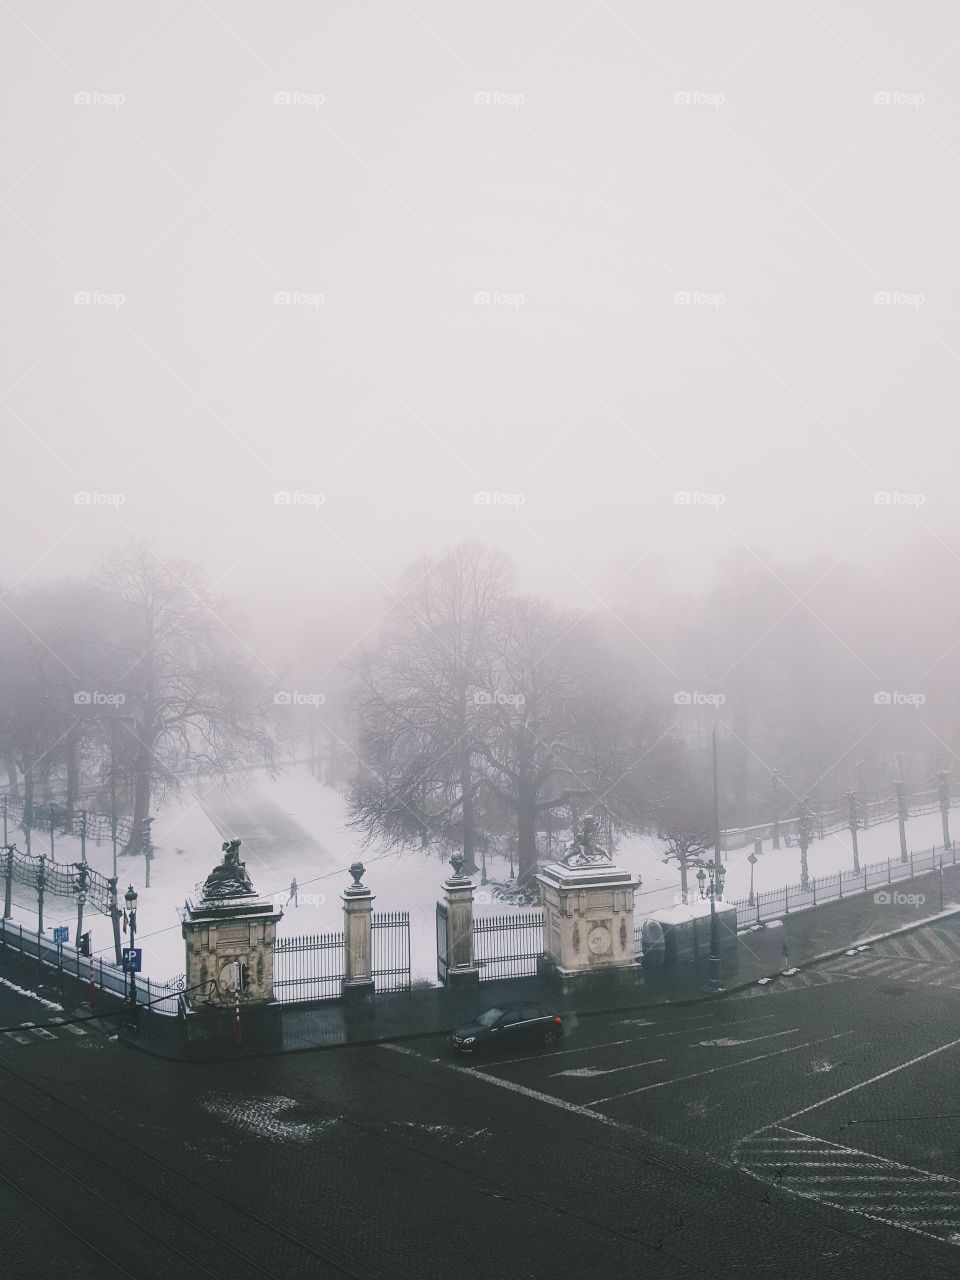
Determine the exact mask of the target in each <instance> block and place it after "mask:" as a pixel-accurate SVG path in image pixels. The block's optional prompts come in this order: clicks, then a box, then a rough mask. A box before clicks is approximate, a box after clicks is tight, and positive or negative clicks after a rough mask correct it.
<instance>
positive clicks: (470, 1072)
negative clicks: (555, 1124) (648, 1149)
mask: <svg viewBox="0 0 960 1280" xmlns="http://www.w3.org/2000/svg"><path fill="white" fill-rule="evenodd" d="M380 1047H381V1049H390V1050H392V1052H394V1053H403V1054H407V1055H408V1056H410V1057H412V1058H419V1059H420V1061H421V1062H434V1063H437V1064H438V1065H439V1066H442V1067H446V1068H447V1070H448V1071H458V1072H459V1073H460V1074H461V1075H464V1076H473V1078H474V1079H475V1080H483V1081H484V1082H485V1083H486V1084H493V1085H497V1086H498V1087H499V1088H501V1089H508V1090H509V1091H510V1092H511V1093H519V1094H522V1095H523V1096H524V1097H525V1098H534V1099H535V1100H536V1101H537V1102H546V1103H547V1105H548V1106H551V1107H559V1108H560V1110H561V1111H571V1112H573V1114H574V1115H578V1116H585V1117H586V1118H587V1119H588V1120H598V1121H599V1122H600V1123H601V1124H605V1125H609V1126H610V1128H612V1129H623V1128H627V1127H631V1128H632V1126H626V1125H621V1124H619V1123H618V1121H616V1120H611V1118H610V1117H609V1116H605V1115H601V1114H600V1112H598V1111H590V1110H589V1109H588V1108H587V1107H578V1106H577V1104H576V1103H575V1102H564V1101H563V1099H562V1098H555V1097H554V1096H553V1095H552V1094H550V1093H540V1092H539V1090H537V1089H528V1088H526V1086H525V1085H522V1084H514V1082H513V1081H512V1080H501V1079H499V1077H497V1076H488V1075H487V1074H486V1073H485V1072H483V1071H475V1070H474V1069H473V1067H459V1066H457V1065H456V1063H454V1062H446V1061H444V1059H443V1058H424V1057H423V1055H422V1054H419V1053H417V1052H416V1050H415V1049H408V1048H407V1047H406V1046H405V1045H402V1044H382V1045H381V1046H380Z"/></svg>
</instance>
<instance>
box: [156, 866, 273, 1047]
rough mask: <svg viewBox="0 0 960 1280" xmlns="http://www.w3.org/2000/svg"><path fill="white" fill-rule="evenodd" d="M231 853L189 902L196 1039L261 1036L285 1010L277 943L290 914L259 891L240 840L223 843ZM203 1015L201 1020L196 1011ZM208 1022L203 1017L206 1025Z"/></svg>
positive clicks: (189, 985)
mask: <svg viewBox="0 0 960 1280" xmlns="http://www.w3.org/2000/svg"><path fill="white" fill-rule="evenodd" d="M223 854H224V857H223V861H222V862H221V863H219V865H218V866H216V867H214V869H213V870H212V871H211V872H210V874H209V875H208V876H207V879H206V881H205V882H204V885H203V890H202V893H201V895H200V900H199V902H197V903H193V902H192V901H191V900H190V899H189V898H188V899H187V901H186V903H185V905H184V913H183V917H182V921H181V930H182V933H183V939H184V942H185V944H186V964H185V977H186V981H185V983H184V986H185V992H184V1000H185V1002H186V1006H187V1009H188V1014H189V1015H194V1016H193V1017H188V1023H190V1024H191V1025H190V1026H189V1027H188V1036H189V1038H190V1039H201V1040H216V1039H220V1038H222V1037H226V1036H234V1037H237V1038H239V1035H240V1032H239V1030H238V1028H237V1026H236V1022H237V1020H238V1019H240V1015H241V1013H242V1023H243V1032H242V1034H243V1040H244V1041H245V1042H246V1041H248V1040H250V1039H258V1038H259V1034H258V1033H259V1032H262V1029H263V1028H264V1027H265V1026H266V1025H267V1024H268V1023H270V1022H276V1021H278V1019H277V1018H275V1015H278V1014H279V1012H280V1007H279V1005H277V1004H276V1002H275V1001H274V999H273V949H274V943H275V941H276V933H277V921H278V920H280V918H281V917H282V915H283V912H282V911H280V910H279V909H278V908H277V907H275V906H274V904H273V903H272V902H270V901H269V900H268V899H266V898H261V897H259V896H258V895H257V892H256V890H255V889H254V887H253V885H252V884H251V882H250V876H249V875H248V874H247V868H246V866H245V865H244V863H243V862H241V861H240V841H239V840H230V841H226V842H225V843H224V845H223ZM198 1015H199V1022H198V1021H197V1020H196V1016H198ZM201 1024H202V1025H201Z"/></svg>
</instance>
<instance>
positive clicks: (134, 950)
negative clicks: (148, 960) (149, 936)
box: [120, 947, 143, 973]
mask: <svg viewBox="0 0 960 1280" xmlns="http://www.w3.org/2000/svg"><path fill="white" fill-rule="evenodd" d="M120 956H121V958H122V960H123V972H124V973H139V972H140V961H141V959H142V958H143V952H142V950H141V949H140V948H139V947H124V948H123V950H122V951H121V952H120Z"/></svg>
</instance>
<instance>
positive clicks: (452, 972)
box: [443, 853, 480, 987]
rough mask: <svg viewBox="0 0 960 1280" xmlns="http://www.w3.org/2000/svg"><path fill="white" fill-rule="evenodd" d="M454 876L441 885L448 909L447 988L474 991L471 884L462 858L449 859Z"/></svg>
mask: <svg viewBox="0 0 960 1280" xmlns="http://www.w3.org/2000/svg"><path fill="white" fill-rule="evenodd" d="M450 865H451V866H452V867H453V875H452V876H449V877H448V878H447V879H446V880H444V882H443V895H444V905H445V906H446V909H447V986H448V987H475V986H478V985H479V983H480V970H479V969H478V968H477V966H476V965H475V964H474V960H473V882H472V880H471V879H470V877H469V876H465V875H464V874H463V854H462V853H455V854H454V855H453V857H452V858H451V859H450Z"/></svg>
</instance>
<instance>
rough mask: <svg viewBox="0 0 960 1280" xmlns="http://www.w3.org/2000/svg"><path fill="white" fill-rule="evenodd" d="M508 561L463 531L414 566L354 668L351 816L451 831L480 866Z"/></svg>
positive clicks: (423, 835)
mask: <svg viewBox="0 0 960 1280" xmlns="http://www.w3.org/2000/svg"><path fill="white" fill-rule="evenodd" d="M511 577H512V571H511V569H510V565H509V563H508V561H507V560H506V559H505V557H504V556H503V555H501V554H500V553H499V552H495V551H490V550H489V549H488V548H486V547H484V546H483V545H482V544H480V543H478V542H476V541H468V542H462V543H460V544H458V545H457V546H455V547H454V548H452V550H450V551H449V552H448V553H447V554H446V555H444V556H443V557H441V558H440V559H439V560H436V561H422V562H420V563H418V564H416V565H414V566H413V567H412V568H411V569H410V570H409V571H408V574H407V578H406V582H405V584H404V586H403V589H402V591H401V593H400V597H399V599H398V601H397V603H396V605H395V607H394V609H393V610H392V611H391V614H390V616H389V618H388V620H387V622H386V624H385V626H384V628H383V631H382V634H381V637H380V643H379V645H378V646H377V648H376V649H375V650H374V651H373V652H372V653H370V652H367V653H364V654H362V655H361V657H360V658H359V659H358V661H357V662H355V663H354V665H353V669H354V672H355V674H356V676H357V679H358V683H359V692H358V696H357V699H356V717H357V742H358V746H357V752H358V756H359V758H360V765H359V777H358V781H357V784H356V786H355V788H354V794H353V801H352V820H353V823H354V825H355V826H357V827H358V828H360V829H361V830H363V831H364V832H366V833H367V834H368V835H369V836H373V835H377V836H386V837H387V838H388V839H391V840H393V841H395V842H397V843H400V844H403V843H406V842H408V841H410V840H417V841H419V842H420V843H421V844H423V843H425V842H426V840H427V839H429V838H430V837H431V836H435V837H440V838H443V839H448V840H455V841H456V842H457V843H458V844H460V845H461V847H462V849H463V854H464V859H465V865H466V869H467V870H468V871H470V872H473V871H476V869H477V866H476V857H475V855H476V848H477V828H476V792H477V786H478V783H479V776H480V775H479V769H478V758H479V753H480V751H481V746H482V739H483V736H484V734H485V733H487V732H488V731H489V721H488V719H487V718H486V717H485V716H484V714H483V711H484V704H483V695H484V693H485V689H484V683H485V678H486V673H487V672H488V671H489V669H490V648H491V643H492V627H493V622H494V619H495V617H496V613H497V609H498V608H499V606H500V602H501V601H502V599H503V597H504V596H505V594H506V592H507V591H508V590H509V587H510V582H511Z"/></svg>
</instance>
